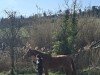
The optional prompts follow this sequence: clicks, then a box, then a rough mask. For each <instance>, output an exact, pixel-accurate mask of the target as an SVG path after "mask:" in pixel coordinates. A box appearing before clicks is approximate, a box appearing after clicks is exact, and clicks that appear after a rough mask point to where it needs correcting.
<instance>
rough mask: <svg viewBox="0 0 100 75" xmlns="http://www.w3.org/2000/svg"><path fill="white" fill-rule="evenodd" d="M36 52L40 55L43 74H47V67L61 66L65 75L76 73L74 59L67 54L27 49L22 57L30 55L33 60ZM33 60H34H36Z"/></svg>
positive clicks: (74, 74)
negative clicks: (53, 53) (52, 54)
mask: <svg viewBox="0 0 100 75" xmlns="http://www.w3.org/2000/svg"><path fill="white" fill-rule="evenodd" d="M38 54H39V55H40V56H41V57H42V62H43V72H44V74H45V75H49V73H48V70H49V69H55V68H56V69H57V68H63V70H64V72H65V74H66V75H76V68H75V65H74V61H73V59H72V58H71V57H70V56H69V55H57V56H51V55H49V54H45V53H42V52H40V51H37V50H33V49H29V50H28V52H27V53H26V55H25V56H24V58H28V57H32V58H33V61H34V58H36V56H37V55H38ZM34 62H36V60H35V61H34Z"/></svg>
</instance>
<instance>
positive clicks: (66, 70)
mask: <svg viewBox="0 0 100 75" xmlns="http://www.w3.org/2000/svg"><path fill="white" fill-rule="evenodd" d="M64 71H65V74H66V75H72V71H71V69H70V67H67V68H66V67H65V68H64Z"/></svg>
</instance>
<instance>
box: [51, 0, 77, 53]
mask: <svg viewBox="0 0 100 75" xmlns="http://www.w3.org/2000/svg"><path fill="white" fill-rule="evenodd" d="M75 7H76V0H75V2H74V9H73V10H74V11H73V14H71V15H72V17H71V15H70V11H69V10H66V11H65V17H64V21H63V25H61V31H60V32H59V33H57V32H56V33H55V34H54V37H55V41H54V45H53V51H55V52H56V53H57V54H71V53H72V52H73V50H74V42H75V36H76V35H77V18H76V11H75Z"/></svg>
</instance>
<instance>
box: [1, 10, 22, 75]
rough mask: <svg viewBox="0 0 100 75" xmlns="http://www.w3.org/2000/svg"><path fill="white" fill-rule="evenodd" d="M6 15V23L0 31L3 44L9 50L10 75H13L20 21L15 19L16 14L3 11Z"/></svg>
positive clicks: (18, 42)
mask: <svg viewBox="0 0 100 75" xmlns="http://www.w3.org/2000/svg"><path fill="white" fill-rule="evenodd" d="M5 12H6V14H7V15H8V18H7V21H8V23H6V24H5V25H4V26H1V30H2V31H3V32H4V36H3V39H4V42H5V43H6V44H7V47H9V49H10V56H11V71H10V73H9V74H10V75H15V74H16V72H15V49H16V48H17V47H18V46H20V45H19V44H20V43H21V39H20V35H19V34H18V33H19V30H20V28H21V27H22V24H21V21H20V20H21V19H17V18H16V12H8V11H5Z"/></svg>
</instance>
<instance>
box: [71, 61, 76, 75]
mask: <svg viewBox="0 0 100 75" xmlns="http://www.w3.org/2000/svg"><path fill="white" fill-rule="evenodd" d="M72 68H73V73H72V74H73V75H76V67H75V64H74V61H73V59H72Z"/></svg>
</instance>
